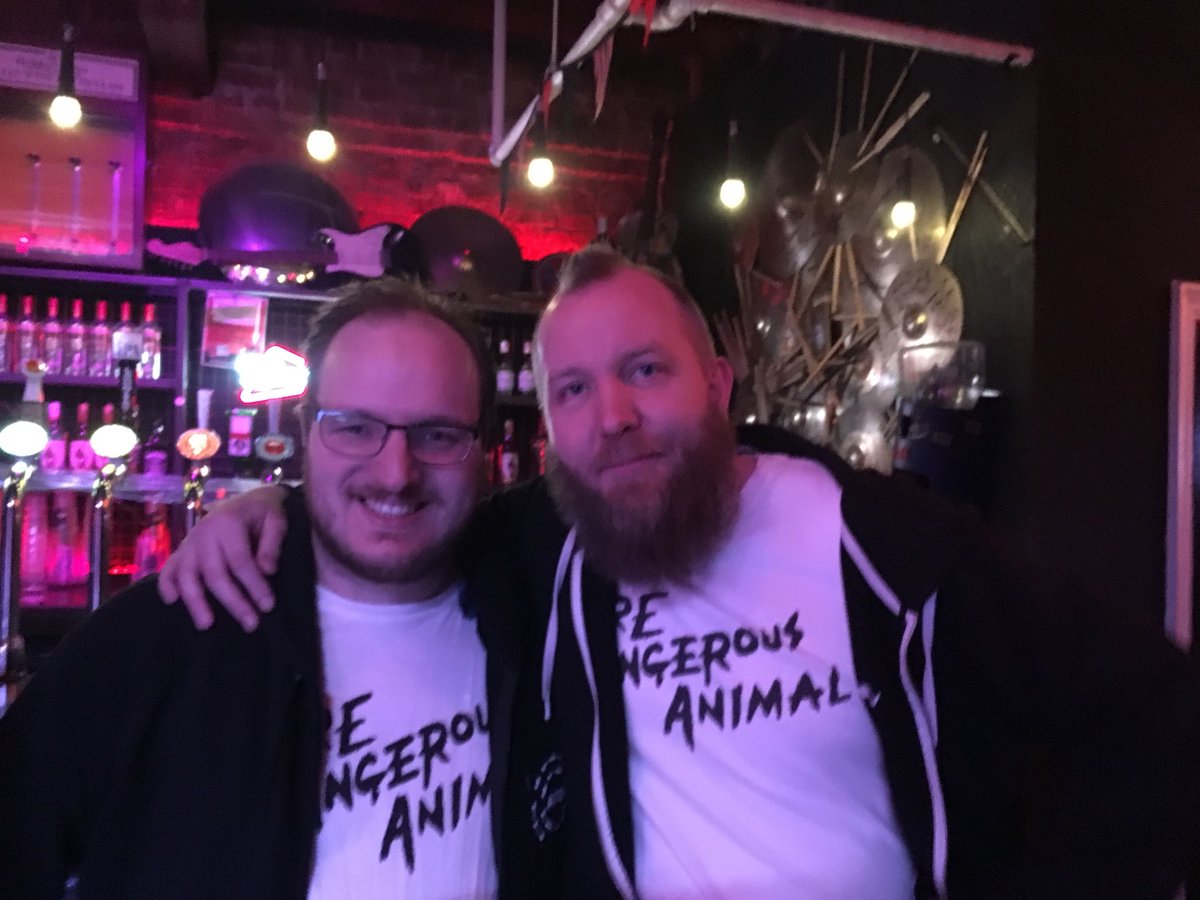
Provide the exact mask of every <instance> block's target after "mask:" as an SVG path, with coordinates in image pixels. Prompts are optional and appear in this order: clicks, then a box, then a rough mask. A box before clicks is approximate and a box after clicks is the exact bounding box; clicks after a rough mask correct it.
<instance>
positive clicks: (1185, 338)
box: [1165, 281, 1200, 650]
mask: <svg viewBox="0 0 1200 900" xmlns="http://www.w3.org/2000/svg"><path fill="white" fill-rule="evenodd" d="M1198 356H1200V282H1194V281H1176V282H1174V283H1173V284H1172V285H1171V371H1170V404H1171V405H1170V412H1169V415H1168V418H1169V421H1170V434H1169V436H1168V457H1169V464H1168V470H1167V596H1166V604H1165V609H1166V622H1165V624H1166V630H1167V636H1168V637H1170V638H1171V639H1172V640H1173V641H1175V643H1176V644H1178V645H1179V646H1180V647H1182V648H1183V649H1185V650H1190V649H1191V647H1192V644H1193V643H1194V640H1195V627H1196V620H1197V613H1196V611H1197V609H1198V608H1200V603H1197V600H1198V599H1200V584H1198V583H1197V582H1198V579H1197V578H1196V565H1195V561H1196V552H1197V536H1198V535H1200V527H1198V525H1200V522H1198V521H1197V512H1198V510H1200V503H1198V502H1197V490H1198V489H1200V476H1198V474H1197V465H1198V464H1200V446H1197V437H1198V435H1200V433H1198V431H1197V427H1198V426H1200V408H1198V403H1200V384H1198V383H1197V376H1198V374H1200V373H1198V371H1197V365H1196V360H1197V357H1198Z"/></svg>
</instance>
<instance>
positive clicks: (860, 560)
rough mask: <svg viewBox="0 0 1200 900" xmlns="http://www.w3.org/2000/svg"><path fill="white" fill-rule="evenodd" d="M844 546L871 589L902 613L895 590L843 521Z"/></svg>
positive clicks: (894, 609) (892, 609)
mask: <svg viewBox="0 0 1200 900" xmlns="http://www.w3.org/2000/svg"><path fill="white" fill-rule="evenodd" d="M842 546H843V547H845V548H846V552H847V553H849V554H850V558H851V559H852V560H854V564H855V565H856V566H857V567H858V571H859V572H861V573H862V576H863V578H865V579H866V582H867V584H868V585H869V586H870V588H871V590H873V591H874V592H875V596H877V597H878V598H879V599H880V600H882V601H883V603H884V605H885V606H886V607H887V608H888V609H890V610H891V611H892V612H893V613H895V614H896V615H897V616H898V615H900V598H899V597H897V596H896V593H895V591H893V590H892V589H891V587H890V586H889V585H888V583H887V582H886V581H884V580H883V576H882V575H880V574H879V572H877V571H876V569H875V567H874V566H873V565H871V560H870V559H868V558H867V554H866V552H865V551H864V550H863V548H862V545H861V544H859V542H858V538H856V537H855V536H854V534H853V533H852V532H851V531H850V527H849V526H848V525H846V523H845V522H843V523H842Z"/></svg>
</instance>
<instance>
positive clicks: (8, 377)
mask: <svg viewBox="0 0 1200 900" xmlns="http://www.w3.org/2000/svg"><path fill="white" fill-rule="evenodd" d="M24 383H25V376H24V375H20V374H18V373H17V372H0V384H24ZM42 384H43V386H45V387H48V388H53V387H82V388H112V389H113V390H116V389H117V388H118V386H119V385H118V382H117V376H116V375H108V376H95V375H47V376H46V377H45V380H43V382H42ZM137 387H138V390H139V391H141V390H148V391H174V390H178V389H179V380H178V379H176V378H147V379H140V380H139V381H138V383H137Z"/></svg>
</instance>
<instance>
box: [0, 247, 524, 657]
mask: <svg viewBox="0 0 1200 900" xmlns="http://www.w3.org/2000/svg"><path fill="white" fill-rule="evenodd" d="M211 289H217V290H222V291H228V290H229V289H230V286H229V285H227V284H220V285H210V284H207V283H201V282H192V281H187V280H181V279H171V278H155V277H143V276H137V275H123V274H113V273H93V272H83V271H73V270H59V269H40V270H35V269H27V268H22V267H0V421H7V420H9V419H11V418H12V413H13V412H14V411H15V409H16V406H17V403H18V401H19V400H20V398H21V385H22V382H23V376H22V374H21V371H20V365H21V363H22V361H23V360H25V359H28V358H31V357H37V358H41V359H43V360H44V361H45V362H46V363H47V370H48V371H47V374H46V377H45V381H44V390H45V397H46V401H47V404H46V416H47V419H48V420H49V431H50V443H49V445H48V447H47V449H46V451H45V453H44V454H43V455H42V458H41V460H40V462H39V466H38V469H37V471H36V473H35V474H34V476H33V478H32V479H31V481H30V483H29V487H28V492H27V493H26V496H25V500H24V503H23V520H24V523H23V529H22V535H21V567H20V568H21V572H20V583H21V590H22V599H21V605H22V607H23V608H24V609H25V610H27V611H28V612H29V613H32V614H34V615H33V617H32V618H29V617H28V616H27V617H26V618H25V619H23V621H24V622H26V625H27V626H30V623H32V625H31V626H30V627H34V628H36V627H38V625H39V623H42V622H45V621H49V620H52V619H55V618H56V617H61V616H62V615H64V614H67V613H79V614H83V613H85V612H86V607H87V596H86V595H87V592H86V588H85V585H86V582H87V579H88V577H89V574H90V571H89V570H90V563H89V559H88V533H89V529H90V528H91V522H90V519H89V516H90V515H91V506H90V503H89V492H90V491H91V490H92V488H93V485H94V483H95V479H96V473H97V471H98V469H99V468H100V465H101V464H102V463H103V462H104V461H103V460H98V459H96V458H95V456H94V454H93V453H92V452H91V448H90V446H89V444H88V440H87V439H88V437H89V436H90V435H91V434H92V432H94V431H95V429H96V428H97V427H98V426H99V425H101V424H103V423H105V422H108V421H112V419H113V416H114V414H116V415H118V416H120V407H119V403H120V397H119V390H118V383H117V377H116V374H115V372H114V369H113V364H112V353H111V350H112V346H113V338H114V335H115V336H117V337H118V338H119V336H120V333H121V332H123V331H131V330H132V331H136V332H137V336H138V337H139V338H140V339H141V343H142V346H143V356H142V360H141V364H140V365H139V367H138V368H139V372H138V376H139V377H138V381H137V397H136V399H137V406H136V414H135V416H134V421H133V422H127V423H126V424H131V425H132V426H133V427H134V428H135V430H136V431H137V432H138V435H139V437H140V443H139V445H138V447H137V448H135V450H134V452H133V454H132V455H131V456H130V458H129V460H128V473H127V474H125V475H124V476H122V477H121V478H120V479H119V480H118V481H117V482H116V485H115V489H114V494H113V497H114V499H113V502H112V504H111V506H110V514H111V535H112V539H111V544H110V551H109V561H108V572H107V581H108V585H107V586H108V588H109V589H110V590H111V591H115V590H119V589H120V588H122V587H124V586H126V585H127V584H129V583H130V582H131V581H132V580H135V579H137V578H139V577H142V576H144V575H147V574H151V573H153V572H155V571H157V569H158V568H159V567H160V566H161V565H162V562H163V560H164V559H165V558H166V556H167V555H168V554H169V553H170V550H171V548H172V547H173V545H174V544H176V543H177V542H178V540H179V539H180V537H181V536H182V533H183V530H184V522H185V513H184V509H183V504H184V491H185V479H186V474H187V469H188V465H189V464H188V463H187V461H186V460H184V459H183V458H182V457H181V456H180V455H179V454H178V453H177V452H176V450H175V443H176V441H177V440H178V438H179V436H180V435H181V434H182V433H183V432H184V430H185V429H187V428H190V427H195V426H196V425H197V423H198V417H199V415H200V412H201V409H200V407H201V405H203V406H204V407H206V408H207V409H208V410H209V414H208V416H207V421H206V422H204V423H203V425H204V426H205V427H208V428H211V429H212V431H213V432H215V434H216V435H217V436H218V437H219V438H220V441H221V448H220V450H219V452H218V453H217V455H216V456H214V457H213V458H212V459H210V460H208V465H209V468H210V477H209V478H208V480H207V483H206V489H205V495H204V496H205V498H206V502H212V501H215V500H217V499H220V498H221V497H222V496H226V495H229V494H233V493H239V492H241V491H244V490H248V489H250V488H252V487H254V486H256V485H258V484H260V483H262V479H263V478H264V476H266V475H268V474H270V475H271V476H272V477H273V478H278V477H282V478H283V479H284V480H286V481H296V480H299V479H300V478H301V476H302V472H303V459H302V458H301V453H300V452H297V453H296V455H295V456H294V457H292V458H291V459H289V460H287V461H285V462H284V463H283V464H282V467H281V468H282V471H281V472H275V471H274V466H272V465H268V464H267V463H264V462H263V461H262V460H261V459H259V458H258V457H257V456H256V454H255V450H254V448H255V442H256V440H257V439H258V438H261V437H263V436H264V435H266V434H267V432H268V431H270V430H271V429H270V428H269V424H268V421H267V420H268V416H267V414H266V410H265V409H263V408H262V405H261V404H260V405H255V406H248V405H244V404H242V403H240V402H239V401H238V399H237V388H238V385H237V378H236V375H235V373H234V372H233V370H232V369H228V368H221V367H212V366H207V365H201V360H200V340H199V339H198V338H199V337H200V335H201V334H202V331H203V323H204V315H205V300H206V297H207V293H208V291H209V290H211ZM236 290H237V291H238V292H239V293H245V294H248V295H257V296H260V297H265V298H266V299H267V301H268V313H267V319H266V335H265V342H266V344H268V345H270V344H282V345H284V346H286V347H291V348H296V349H299V348H300V347H301V346H302V344H303V342H304V338H305V335H306V334H307V332H308V328H309V325H310V323H311V321H312V318H313V316H315V315H316V313H317V312H318V311H319V309H320V307H321V305H322V303H323V302H325V301H327V300H328V299H329V297H328V296H326V295H321V294H318V293H315V292H302V291H288V290H281V291H273V290H270V289H261V290H256V289H253V288H251V289H248V290H243V289H242V288H241V287H238V288H237V289H236ZM540 306H541V304H540V301H539V300H538V299H535V298H517V299H513V298H493V299H492V300H490V301H488V302H486V303H481V304H475V305H473V306H472V307H471V312H472V314H473V315H474V317H475V318H476V320H477V322H478V323H479V325H480V326H481V328H482V329H483V330H484V333H485V336H486V338H487V341H488V345H489V347H490V349H491V352H492V354H493V359H494V362H495V364H496V373H497V374H496V379H497V382H496V388H497V390H496V404H497V416H496V419H495V421H494V423H493V425H492V427H491V429H490V430H489V432H488V433H487V434H486V435H484V441H485V451H486V459H487V470H488V478H489V482H490V484H491V485H492V486H493V487H494V488H496V489H498V488H500V487H502V486H504V485H507V484H511V483H514V482H516V481H520V480H524V479H527V478H530V477H533V476H535V475H537V474H540V473H541V472H542V471H543V470H544V467H545V444H546V437H545V429H544V426H543V423H542V420H541V417H540V415H539V412H538V406H537V400H536V396H535V392H534V380H533V369H532V357H531V341H532V337H533V325H534V322H535V318H536V315H537V312H538V311H539V310H540ZM189 336H194V338H195V339H189ZM294 407H295V401H288V402H286V403H285V406H284V409H283V414H282V416H281V417H280V421H279V423H278V424H279V426H280V431H281V432H282V433H283V434H284V435H286V436H287V437H290V438H291V439H292V440H293V442H294V445H295V446H296V447H297V448H299V447H301V446H302V444H301V441H300V434H299V423H298V420H297V418H296V417H295V415H294V414H293V413H294ZM0 461H6V462H11V460H4V459H3V457H0ZM47 630H48V631H53V632H54V633H55V634H59V633H61V630H60V629H59V628H58V626H57V625H55V626H54V627H53V628H48V629H47Z"/></svg>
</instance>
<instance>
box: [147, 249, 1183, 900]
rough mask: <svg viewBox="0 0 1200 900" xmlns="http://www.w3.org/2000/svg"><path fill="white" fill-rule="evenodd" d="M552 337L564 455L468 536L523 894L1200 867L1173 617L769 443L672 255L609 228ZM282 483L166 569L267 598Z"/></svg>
mask: <svg viewBox="0 0 1200 900" xmlns="http://www.w3.org/2000/svg"><path fill="white" fill-rule="evenodd" d="M535 337H536V340H535V348H534V353H535V360H534V363H535V374H536V376H537V382H538V393H539V399H540V401H541V404H542V409H543V412H544V414H545V417H546V421H547V425H548V432H549V438H550V447H551V453H550V456H549V468H548V471H547V478H546V480H545V483H544V484H542V483H535V484H533V485H530V486H526V487H523V488H519V489H517V490H515V491H512V492H509V493H508V494H505V495H502V496H500V497H497V498H494V499H493V500H492V501H491V503H490V504H489V505H488V506H487V507H485V508H484V509H483V510H482V511H481V512H480V514H479V515H478V516H477V519H476V523H475V526H474V531H473V532H472V537H471V539H470V540H469V541H468V542H467V544H466V545H465V547H464V549H465V550H466V551H467V552H466V554H465V556H466V558H468V559H470V560H471V562H470V563H468V564H467V570H468V571H469V572H470V573H471V576H472V577H471V581H470V584H471V585H474V590H476V591H478V592H479V593H478V596H479V605H480V632H481V635H482V637H483V640H484V643H485V645H486V647H487V650H488V654H489V657H488V698H489V704H490V709H491V711H492V715H493V720H494V723H493V725H494V727H493V729H492V735H491V736H492V745H491V752H492V773H493V775H494V776H498V778H499V780H498V781H496V782H493V791H494V800H495V802H496V803H497V804H498V806H499V808H500V810H501V822H500V830H499V832H498V835H497V840H496V843H497V852H498V854H499V861H500V870H501V889H502V893H508V894H510V895H512V896H526V895H531V894H549V895H555V896H568V897H577V896H589V897H592V896H620V897H627V898H631V897H646V898H658V897H662V898H668V897H692V896H723V897H738V898H782V897H789V898H791V897H806V898H830V900H842V898H872V900H879V898H908V897H918V898H925V897H932V896H939V897H944V896H951V895H953V896H955V897H1035V896H1036V897H1042V896H1044V897H1089V898H1095V897H1112V898H1129V897H1163V898H1165V897H1169V896H1171V895H1172V894H1173V892H1174V891H1175V890H1176V889H1177V888H1178V886H1179V885H1180V883H1181V882H1182V881H1183V879H1184V877H1185V875H1186V874H1187V872H1188V871H1189V870H1190V869H1191V868H1192V867H1193V866H1194V863H1195V862H1196V859H1197V835H1198V834H1200V777H1198V776H1197V774H1196V772H1197V768H1198V767H1197V766H1196V765H1195V760H1196V759H1197V758H1200V702H1197V701H1198V700H1200V687H1198V684H1200V683H1198V680H1197V675H1196V672H1195V671H1194V669H1193V668H1192V666H1191V664H1190V663H1189V662H1188V661H1187V660H1186V659H1185V658H1184V657H1183V656H1182V655H1181V654H1179V653H1178V652H1176V651H1175V650H1174V649H1173V648H1171V647H1170V646H1169V645H1168V644H1167V642H1166V641H1165V639H1164V638H1162V636H1161V635H1159V634H1157V633H1156V631H1155V629H1154V628H1153V626H1152V625H1151V624H1150V623H1148V622H1141V621H1134V620H1132V619H1131V617H1129V616H1128V615H1122V614H1120V613H1119V612H1116V611H1113V610H1108V609H1105V608H1103V607H1101V606H1100V605H1099V604H1097V603H1094V602H1090V601H1088V600H1086V599H1085V598H1082V597H1079V596H1078V595H1076V594H1075V593H1072V592H1071V591H1057V592H1051V593H1046V592H1044V591H1041V590H1037V589H1035V588H1034V587H1033V586H1032V583H1031V581H1029V580H1027V579H1026V578H1024V577H1022V576H1021V575H1019V574H1017V571H1016V569H1015V568H1014V567H1013V566H1010V565H1008V564H1006V563H1005V562H1003V561H1002V560H1001V558H1000V557H999V555H998V554H997V553H996V552H994V551H993V550H992V549H991V548H990V547H989V545H988V542H987V541H986V540H985V539H984V538H983V537H982V536H981V534H980V532H979V529H978V528H977V527H976V526H975V525H973V524H972V523H971V522H969V521H968V520H967V519H966V518H965V517H964V516H962V515H960V514H957V513H956V512H954V511H952V510H949V509H947V508H945V507H944V506H943V505H942V504H940V503H939V502H938V501H936V500H935V499H933V498H931V497H929V496H926V495H921V494H916V493H910V492H909V491H908V490H906V489H905V488H903V487H901V486H898V485H896V484H894V483H893V482H892V481H891V480H890V479H886V478H884V477H882V476H879V475H876V474H873V473H858V472H852V471H849V470H848V469H847V468H846V467H845V466H844V465H843V464H841V463H840V462H839V461H837V460H836V459H834V458H832V457H831V456H830V455H828V454H826V453H824V452H823V451H821V450H819V449H818V448H815V447H812V446H810V445H807V444H805V443H804V442H802V441H799V440H798V439H795V438H793V437H791V436H787V435H784V434H782V433H780V432H775V431H772V430H769V429H767V430H757V431H755V432H753V433H748V434H747V435H746V437H747V439H748V440H749V442H750V443H752V444H754V445H755V446H756V447H757V448H758V452H752V451H748V450H747V451H739V449H738V446H737V442H736V441H735V436H734V432H733V430H732V428H731V426H730V425H729V423H728V420H727V418H726V415H725V414H726V410H727V407H728V403H729V399H730V394H731V391H732V383H733V378H732V374H731V371H730V367H729V365H728V363H726V362H725V361H724V360H722V359H720V358H719V357H718V356H717V355H716V353H715V351H714V348H713V345H712V342H711V339H710V337H709V334H708V331H707V328H706V327H705V324H704V320H703V318H702V317H701V315H700V313H699V312H698V310H697V308H696V306H695V304H694V303H693V302H692V300H691V298H690V297H689V296H688V295H687V294H686V292H684V291H683V290H682V288H680V287H679V286H678V285H676V284H674V283H673V282H671V281H669V280H668V279H665V278H663V277H662V276H660V275H659V274H657V273H655V272H653V271H650V270H647V269H644V268H640V267H637V266H634V265H631V264H629V263H627V262H625V261H624V260H622V259H620V258H619V257H617V256H615V255H612V254H611V253H607V252H604V251H601V250H594V249H588V250H585V251H583V252H581V253H580V254H578V255H577V256H576V257H574V258H573V260H572V261H571V263H570V264H569V265H568V267H567V268H566V269H564V272H563V275H562V279H561V282H560V286H559V289H558V292H557V294H556V296H555V298H554V299H553V300H552V302H551V304H550V305H549V307H548V308H547V310H546V312H545V314H544V316H543V318H542V320H541V322H540V323H539V326H538V330H537V334H536V336H535ZM764 451H771V452H764ZM273 496H274V495H265V496H262V497H247V498H244V499H243V500H241V501H239V504H240V505H237V506H234V507H232V508H231V509H230V510H228V511H227V512H226V513H224V514H214V515H213V517H212V520H211V521H210V522H209V523H206V524H207V526H208V527H207V529H206V530H202V531H198V532H197V533H196V535H195V537H193V538H190V539H189V543H188V544H185V548H184V552H183V553H182V554H181V555H180V556H178V557H177V558H176V559H175V560H173V561H172V563H171V564H170V566H169V568H168V570H167V572H166V577H165V579H164V581H165V582H166V583H167V585H168V587H167V589H166V590H164V593H178V592H179V591H178V588H177V585H178V584H183V585H189V584H191V583H192V582H193V580H194V579H196V578H197V577H204V578H205V579H207V581H208V583H209V584H210V585H215V586H217V587H221V588H222V589H221V590H219V591H218V592H217V593H218V597H219V598H221V599H222V600H223V601H224V602H226V603H227V604H228V605H230V606H232V607H233V608H234V609H236V610H238V611H239V614H240V615H244V616H247V617H250V616H252V615H253V608H252V607H251V606H250V605H249V604H248V603H247V602H246V600H245V598H244V597H242V596H241V591H240V590H230V589H229V588H230V584H228V583H226V584H222V583H221V581H220V579H223V578H227V575H226V573H225V566H226V563H227V560H229V559H231V558H235V557H236V556H238V555H239V554H240V556H241V557H245V558H248V551H247V545H248V543H249V541H250V539H251V537H252V536H254V535H257V534H259V533H260V532H261V531H262V530H264V528H266V529H274V527H275V525H274V524H272V523H274V522H277V519H276V518H275V516H276V515H277V514H276V513H274V512H272V507H273V506H274V505H275V503H276V501H275V500H274V499H272V497H273ZM214 523H219V525H217V524H214ZM202 529H205V526H202ZM219 535H220V536H219ZM269 543H270V542H268V544H269ZM271 553H272V548H271V547H270V546H269V545H268V546H267V547H266V548H265V549H264V548H263V547H261V546H260V548H259V560H260V562H262V561H265V562H266V564H267V568H269V567H270V565H269V563H270V557H271ZM234 575H235V576H236V578H237V579H238V581H239V582H240V583H241V584H242V585H244V586H245V587H246V589H247V592H248V593H250V594H251V595H252V596H254V597H256V598H257V599H256V605H257V606H258V607H259V608H260V609H261V608H263V607H265V606H266V605H267V598H266V592H265V590H264V588H263V584H262V582H261V578H262V576H261V573H259V572H258V571H257V570H255V569H254V567H252V566H247V565H246V564H245V563H238V564H236V565H235V567H234ZM471 590H472V588H471V587H468V593H470V592H471ZM184 594H185V599H186V600H187V602H188V604H189V607H191V606H195V607H197V608H198V609H199V608H202V607H204V606H205V605H206V604H205V602H204V598H203V597H202V596H199V595H198V592H196V591H195V590H194V589H189V590H186V591H184ZM202 614H203V613H199V615H202ZM506 872H507V873H509V874H507V875H506ZM514 872H515V873H519V874H516V875H514V874H512V873H514Z"/></svg>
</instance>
